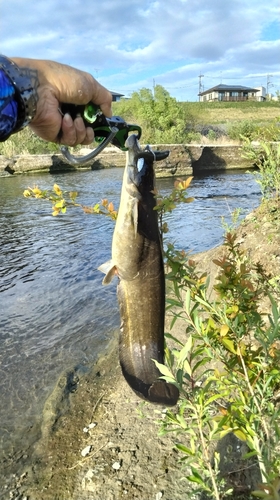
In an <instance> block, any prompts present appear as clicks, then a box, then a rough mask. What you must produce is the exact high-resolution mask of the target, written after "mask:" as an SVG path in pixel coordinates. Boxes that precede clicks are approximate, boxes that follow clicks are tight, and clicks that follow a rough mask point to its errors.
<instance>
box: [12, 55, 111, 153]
mask: <svg viewBox="0 0 280 500" xmlns="http://www.w3.org/2000/svg"><path fill="white" fill-rule="evenodd" d="M11 59H12V60H13V61H14V62H15V63H16V64H17V65H18V66H19V67H21V68H29V69H31V70H35V71H36V72H37V75H38V80H39V86H38V88H37V94H38V102H37V110H36V115H35V117H34V118H33V120H32V121H31V122H30V124H29V126H30V128H31V129H32V130H33V131H34V132H35V134H36V135H38V136H39V137H42V139H45V140H46V141H50V142H57V143H60V144H65V145H67V146H76V145H77V144H84V145H86V144H90V143H92V142H93V140H94V132H93V130H92V128H91V127H86V126H85V124H84V121H83V119H82V118H81V117H77V118H75V120H72V118H71V116H70V115H69V114H67V113H66V114H65V115H64V116H62V114H61V112H60V104H61V103H71V104H76V105H78V104H88V103H89V102H90V101H92V102H93V103H94V104H96V105H98V106H99V107H100V109H101V111H102V112H103V113H104V115H105V116H108V117H110V116H112V110H111V102H112V95H111V93H110V92H109V91H108V90H107V89H106V88H105V87H103V86H102V85H100V84H99V83H98V82H97V81H96V80H95V79H94V78H93V76H91V75H90V74H89V73H86V72H84V71H80V70H78V69H75V68H72V67H71V66H68V65H66V64H60V63H57V62H54V61H47V60H38V59H25V58H18V57H12V58H11Z"/></svg>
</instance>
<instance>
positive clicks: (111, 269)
mask: <svg viewBox="0 0 280 500" xmlns="http://www.w3.org/2000/svg"><path fill="white" fill-rule="evenodd" d="M98 271H101V272H102V273H104V274H105V278H103V281H102V285H109V283H111V281H112V279H113V278H114V276H116V274H117V268H116V266H115V264H114V263H113V261H112V260H108V261H107V262H105V263H104V264H101V266H99V267H98Z"/></svg>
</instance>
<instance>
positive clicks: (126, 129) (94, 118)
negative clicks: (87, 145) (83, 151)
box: [60, 103, 141, 165]
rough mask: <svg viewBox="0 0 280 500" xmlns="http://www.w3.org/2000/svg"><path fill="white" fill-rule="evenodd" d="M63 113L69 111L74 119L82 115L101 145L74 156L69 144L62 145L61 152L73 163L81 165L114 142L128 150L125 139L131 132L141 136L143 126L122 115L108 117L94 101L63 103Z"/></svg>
mask: <svg viewBox="0 0 280 500" xmlns="http://www.w3.org/2000/svg"><path fill="white" fill-rule="evenodd" d="M60 110H61V112H62V114H63V115H64V114H65V113H69V114H70V116H71V117H72V119H73V120H74V119H75V118H77V116H81V117H82V118H83V120H84V124H85V126H86V127H91V128H92V129H93V131H94V138H95V141H96V142H98V143H99V145H98V146H97V147H96V148H95V149H94V150H93V151H91V152H90V153H89V154H88V155H85V156H73V155H72V154H71V153H70V151H69V150H68V147H67V146H61V148H60V149H61V152H62V154H63V155H64V156H65V158H66V159H67V160H68V161H69V163H71V165H81V164H83V163H87V162H88V161H90V160H92V159H93V158H95V157H96V156H97V155H98V154H99V153H100V152H101V151H102V150H103V149H104V148H105V147H106V146H108V144H113V145H114V146H116V147H117V148H119V149H121V150H122V151H126V150H127V148H126V147H125V141H126V139H127V138H128V135H129V133H130V132H137V134H138V139H140V137H141V127H139V126H138V125H130V124H128V123H126V121H125V120H124V119H123V118H121V117H120V116H112V117H111V118H107V117H106V116H105V115H104V114H103V113H102V111H101V110H100V109H99V108H98V107H96V106H95V105H94V104H93V103H89V104H87V105H86V106H84V105H75V104H62V105H61V107H60Z"/></svg>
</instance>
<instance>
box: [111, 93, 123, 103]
mask: <svg viewBox="0 0 280 500" xmlns="http://www.w3.org/2000/svg"><path fill="white" fill-rule="evenodd" d="M111 94H112V101H113V102H116V101H120V100H121V97H123V96H124V94H118V93H117V92H111Z"/></svg>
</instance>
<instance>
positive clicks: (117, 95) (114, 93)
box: [111, 91, 124, 97]
mask: <svg viewBox="0 0 280 500" xmlns="http://www.w3.org/2000/svg"><path fill="white" fill-rule="evenodd" d="M111 94H112V96H116V97H123V96H124V94H119V93H118V92H112V91H111Z"/></svg>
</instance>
